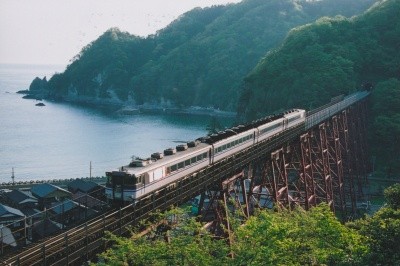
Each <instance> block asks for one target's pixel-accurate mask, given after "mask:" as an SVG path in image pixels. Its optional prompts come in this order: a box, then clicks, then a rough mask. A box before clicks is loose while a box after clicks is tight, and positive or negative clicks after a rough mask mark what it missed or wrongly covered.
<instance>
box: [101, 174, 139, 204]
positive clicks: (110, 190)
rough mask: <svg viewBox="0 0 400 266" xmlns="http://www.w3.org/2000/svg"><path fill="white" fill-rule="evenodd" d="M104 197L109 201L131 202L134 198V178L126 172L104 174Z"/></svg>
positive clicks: (135, 188) (135, 186)
mask: <svg viewBox="0 0 400 266" xmlns="http://www.w3.org/2000/svg"><path fill="white" fill-rule="evenodd" d="M106 176H107V183H106V197H107V199H108V200H111V201H133V200H134V199H135V198H136V190H137V184H136V177H135V175H134V174H130V173H129V172H128V171H124V170H123V169H120V170H119V171H112V172H106Z"/></svg>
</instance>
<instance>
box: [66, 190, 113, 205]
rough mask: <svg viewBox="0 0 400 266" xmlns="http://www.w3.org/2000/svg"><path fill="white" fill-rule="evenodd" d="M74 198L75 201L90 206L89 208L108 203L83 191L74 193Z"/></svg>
mask: <svg viewBox="0 0 400 266" xmlns="http://www.w3.org/2000/svg"><path fill="white" fill-rule="evenodd" d="M72 198H73V199H74V201H76V202H78V203H80V204H82V205H84V206H86V207H88V208H93V207H99V206H102V205H106V203H105V202H103V201H101V200H99V199H96V198H94V197H92V196H90V195H87V194H85V193H83V192H81V191H78V192H76V193H75V194H74V195H72Z"/></svg>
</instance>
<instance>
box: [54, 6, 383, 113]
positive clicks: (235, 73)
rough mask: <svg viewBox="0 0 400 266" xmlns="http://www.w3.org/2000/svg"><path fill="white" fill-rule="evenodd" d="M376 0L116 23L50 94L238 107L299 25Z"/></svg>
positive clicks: (226, 9)
mask: <svg viewBox="0 0 400 266" xmlns="http://www.w3.org/2000/svg"><path fill="white" fill-rule="evenodd" d="M374 1H376V0H363V1H360V0H351V1H349V0H324V1H306V0H268V1H265V0H244V1H242V2H241V3H238V4H234V5H228V6H213V7H210V8H204V9H201V8H196V9H194V10H192V11H189V12H187V13H185V14H183V15H182V16H180V17H179V18H178V19H177V20H175V21H174V22H173V23H171V24H170V25H169V26H167V27H166V28H165V29H163V30H160V31H158V32H157V33H156V34H154V35H151V36H148V37H147V38H141V37H138V36H133V35H130V34H128V33H125V32H120V31H119V30H118V29H110V30H108V31H107V32H105V33H104V34H103V35H102V36H100V37H99V38H98V39H97V40H95V41H94V42H92V43H91V44H89V45H87V46H86V47H85V48H83V49H82V51H81V52H80V53H79V54H78V55H77V56H76V57H75V58H74V59H73V60H72V62H71V64H70V65H69V66H68V67H67V69H66V71H65V72H64V73H61V74H57V75H55V76H53V77H52V78H51V79H50V81H49V85H50V86H49V87H50V97H55V98H61V97H64V98H68V99H70V100H74V99H77V100H79V99H80V98H83V97H87V98H91V99H103V100H110V99H111V100H122V101H134V102H136V103H137V104H143V103H150V104H164V103H171V104H174V105H176V106H178V107H179V106H189V105H198V106H203V107H209V106H212V107H214V108H220V109H225V110H235V109H236V106H237V101H238V98H239V87H240V86H241V84H242V79H243V76H245V75H246V74H247V73H248V72H249V71H250V70H251V69H252V68H253V67H254V65H255V64H256V63H257V62H258V61H259V59H260V57H261V56H263V55H264V54H265V52H266V51H268V50H269V49H271V48H272V47H276V46H277V45H279V44H280V43H281V42H282V40H283V39H284V37H285V36H286V34H287V32H288V31H289V30H290V29H291V28H292V27H295V26H298V25H302V24H304V23H308V22H311V21H314V20H315V19H317V18H318V17H320V16H332V15H336V14H342V15H345V16H352V15H354V14H356V13H359V12H361V11H362V10H365V9H366V8H367V7H368V6H369V5H370V4H371V3H373V2H374ZM328 60H329V58H328ZM343 64H344V65H345V66H347V61H345V62H343ZM343 64H339V65H338V67H341V66H342V65H343ZM346 73H347V72H346V71H344V74H346ZM342 74H343V73H338V75H342ZM189 95H190V97H189Z"/></svg>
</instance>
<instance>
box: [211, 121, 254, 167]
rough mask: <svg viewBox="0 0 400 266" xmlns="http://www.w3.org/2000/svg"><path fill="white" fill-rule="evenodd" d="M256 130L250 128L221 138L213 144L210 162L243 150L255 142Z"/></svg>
mask: <svg viewBox="0 0 400 266" xmlns="http://www.w3.org/2000/svg"><path fill="white" fill-rule="evenodd" d="M255 136H256V130H255V129H250V130H247V131H244V132H241V133H238V134H236V135H234V136H231V137H228V138H225V139H222V140H220V141H218V142H216V143H214V144H212V145H213V160H212V163H214V162H217V161H219V160H222V159H224V158H227V157H229V156H231V155H232V154H235V153H237V152H239V151H241V150H244V149H246V148H248V147H250V146H252V145H254V143H255V141H256V140H255Z"/></svg>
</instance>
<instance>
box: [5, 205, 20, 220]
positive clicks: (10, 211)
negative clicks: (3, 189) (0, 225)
mask: <svg viewBox="0 0 400 266" xmlns="http://www.w3.org/2000/svg"><path fill="white" fill-rule="evenodd" d="M24 216H25V215H24V214H23V213H22V212H21V211H20V210H18V209H14V208H11V207H9V206H6V205H3V204H0V218H15V217H16V218H19V217H24Z"/></svg>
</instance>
